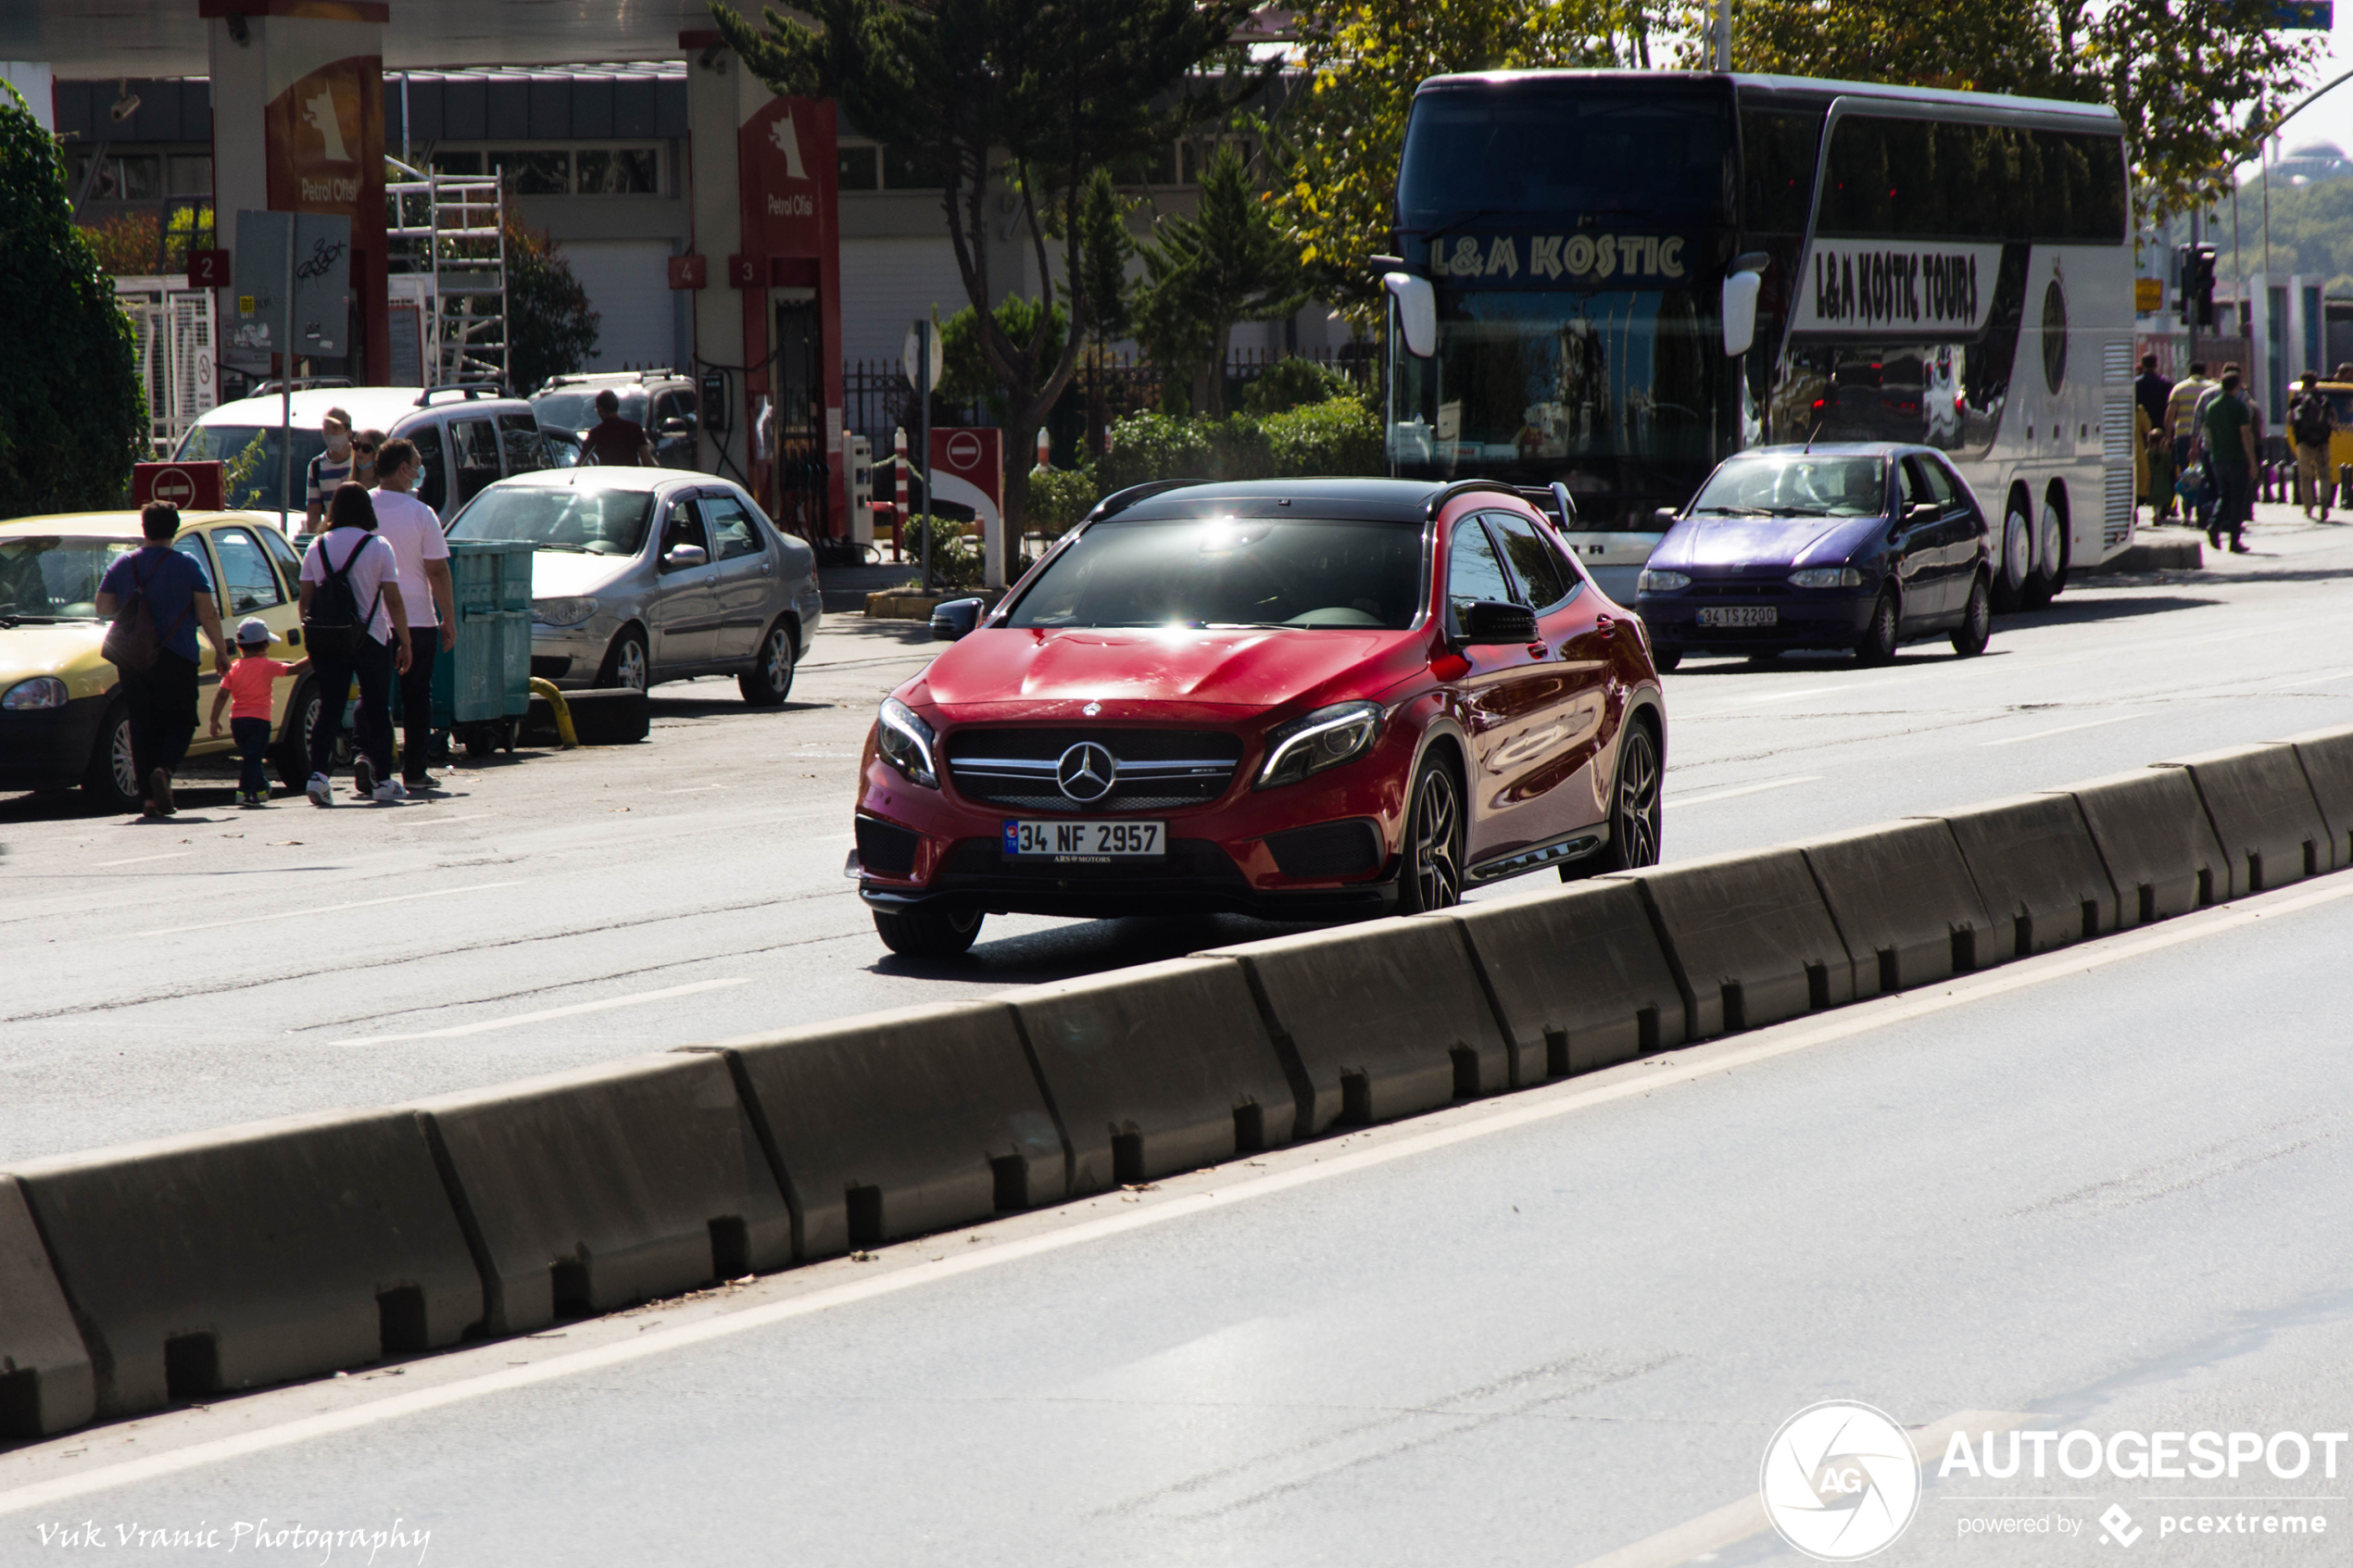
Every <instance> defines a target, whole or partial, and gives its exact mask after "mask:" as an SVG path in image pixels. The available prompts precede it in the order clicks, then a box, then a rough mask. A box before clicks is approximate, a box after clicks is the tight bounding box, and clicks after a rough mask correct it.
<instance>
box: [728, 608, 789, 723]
mask: <svg viewBox="0 0 2353 1568" xmlns="http://www.w3.org/2000/svg"><path fill="white" fill-rule="evenodd" d="M792 659H793V642H792V629H791V628H790V627H788V626H786V624H785V623H784V622H783V621H777V622H776V624H774V626H771V627H769V628H768V635H767V636H766V637H764V638H762V639H761V644H760V661H759V662H758V663H756V664H754V665H753V666H752V667H751V668H750V669H749V670H747V671H744V672H743V673H742V674H740V675H738V676H736V690H738V691H740V692H742V693H743V694H744V703H745V705H746V706H747V707H751V708H781V707H783V706H784V703H785V698H786V696H790V695H791V694H792Z"/></svg>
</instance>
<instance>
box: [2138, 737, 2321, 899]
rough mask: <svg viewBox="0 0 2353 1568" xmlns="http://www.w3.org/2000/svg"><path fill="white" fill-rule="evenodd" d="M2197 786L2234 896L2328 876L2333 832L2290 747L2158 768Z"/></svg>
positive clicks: (2235, 749)
mask: <svg viewBox="0 0 2353 1568" xmlns="http://www.w3.org/2000/svg"><path fill="white" fill-rule="evenodd" d="M2157 766H2158V768H2161V769H2162V768H2178V769H2181V770H2182V771H2184V772H2186V773H2188V774H2189V775H2190V779H2191V782H2192V783H2194V784H2196V785H2197V793H2198V798H2199V799H2201V800H2203V801H2204V802H2205V803H2206V816H2207V821H2208V822H2211V823H2213V824H2214V836H2215V837H2216V839H2218V840H2219V841H2220V842H2221V846H2222V850H2223V852H2224V853H2225V854H2226V855H2228V856H2229V857H2230V859H2231V869H2232V872H2233V874H2234V876H2235V878H2236V886H2235V887H2234V889H2233V894H2234V895H2235V894H2237V893H2260V892H2263V891H2264V890H2266V889H2267V888H2273V887H2285V886H2287V885H2288V884H2291V883H2297V882H2301V881H2303V880H2304V879H2305V878H2306V877H2308V876H2318V875H2320V874H2321V873H2322V872H2325V871H2327V870H2328V869H2329V859H2330V857H2329V837H2330V834H2329V828H2328V823H2327V822H2325V821H2323V820H2322V816H2321V805H2320V802H2319V801H2318V800H2316V799H2314V798H2313V797H2312V786H2311V784H2310V783H2309V781H2308V780H2307V779H2306V778H2305V776H2304V764H2303V763H2302V762H2300V761H2298V760H2297V759H2296V748H2295V747H2294V746H2280V745H2271V746H2232V747H2230V748H2229V749H2227V750H2223V751H2208V752H2201V753H2199V754H2198V755H2197V756H2196V757H2182V758H2176V759H2171V760H2170V761H2165V762H2159V763H2158V764H2157Z"/></svg>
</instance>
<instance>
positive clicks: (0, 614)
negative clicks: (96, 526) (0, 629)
mask: <svg viewBox="0 0 2353 1568" xmlns="http://www.w3.org/2000/svg"><path fill="white" fill-rule="evenodd" d="M138 547H139V542H138V541H137V540H135V539H69V538H59V537H57V535H56V534H36V535H33V536H31V537H30V538H27V537H24V536H22V535H19V537H17V538H14V539H0V625H6V623H8V622H10V621H92V620H95V619H96V618H97V614H98V604H97V600H98V580H99V579H100V578H102V577H104V576H106V574H107V567H108V566H110V565H112V564H113V563H114V560H115V558H116V557H118V556H125V555H129V554H130V553H131V552H132V551H133V550H135V549H137V548H138Z"/></svg>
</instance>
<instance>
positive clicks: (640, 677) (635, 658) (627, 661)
mask: <svg viewBox="0 0 2353 1568" xmlns="http://www.w3.org/2000/svg"><path fill="white" fill-rule="evenodd" d="M612 679H613V684H615V685H617V686H626V687H628V688H629V689H630V690H631V691H633V692H642V691H644V690H645V689H646V645H645V644H643V643H641V642H639V641H638V640H637V639H636V638H635V637H624V638H623V639H622V643H621V647H620V649H619V650H618V651H617V652H616V653H615V654H614V655H613V661H612Z"/></svg>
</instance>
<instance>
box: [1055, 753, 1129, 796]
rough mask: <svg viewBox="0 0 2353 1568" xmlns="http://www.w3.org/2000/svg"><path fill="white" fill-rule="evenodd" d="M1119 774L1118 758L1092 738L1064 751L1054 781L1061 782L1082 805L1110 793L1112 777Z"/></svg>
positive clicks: (1064, 788)
mask: <svg viewBox="0 0 2353 1568" xmlns="http://www.w3.org/2000/svg"><path fill="white" fill-rule="evenodd" d="M1118 777H1119V760H1118V759H1116V758H1114V756H1112V754H1111V753H1110V752H1109V751H1108V750H1106V749H1105V748H1104V747H1102V746H1099V745H1097V744H1096V743H1095V742H1093V741H1090V740H1083V741H1080V742H1079V743H1078V744H1077V745H1076V746H1072V747H1071V748H1070V749H1069V750H1068V751H1065V752H1063V755H1062V760H1061V761H1060V762H1057V763H1056V764H1055V765H1054V782H1055V783H1056V784H1060V785H1062V791H1063V795H1065V796H1067V797H1070V798H1071V799H1073V800H1076V801H1077V802H1078V803H1079V804H1080V805H1082V806H1085V805H1088V804H1091V803H1092V802H1094V801H1098V800H1101V798H1102V797H1104V796H1106V795H1109V794H1110V793H1111V786H1112V783H1113V781H1114V780H1115V779H1117V778H1118Z"/></svg>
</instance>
